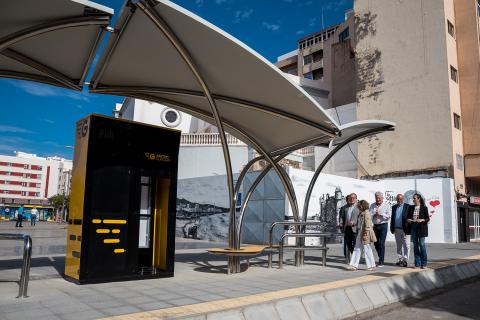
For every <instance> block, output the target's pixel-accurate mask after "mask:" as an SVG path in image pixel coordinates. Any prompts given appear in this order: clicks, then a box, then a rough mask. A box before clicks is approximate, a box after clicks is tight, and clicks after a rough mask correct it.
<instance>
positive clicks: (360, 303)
mask: <svg viewBox="0 0 480 320" xmlns="http://www.w3.org/2000/svg"><path fill="white" fill-rule="evenodd" d="M431 265H432V268H431V269H426V270H421V269H399V270H395V271H392V272H389V273H375V274H372V275H368V276H362V277H358V278H354V279H348V280H342V281H336V282H331V283H326V284H320V285H313V286H308V287H302V288H295V289H287V290H281V291H277V292H270V293H265V294H258V295H252V296H247V297H241V298H236V299H228V300H220V301H213V302H208V303H202V304H197V305H189V306H184V307H176V308H167V309H160V310H154V311H148V312H142V313H133V314H129V315H122V316H116V317H111V318H108V319H118V320H120V319H122V320H124V319H184V320H187V319H188V320H217V319H227V320H260V319H272V320H283V319H297V320H303V319H305V320H307V319H318V318H320V317H321V318H322V319H347V318H352V317H354V316H359V315H361V314H363V313H369V312H372V311H374V310H376V309H380V308H382V307H386V306H389V305H392V304H396V303H398V302H402V301H405V300H409V299H412V298H415V297H418V296H422V295H425V294H427V293H429V292H433V291H436V290H439V289H442V288H444V287H446V286H450V285H452V284H454V283H456V282H461V281H464V280H466V279H470V278H474V277H478V276H480V256H472V257H467V258H463V259H456V260H450V261H441V262H435V263H432V264H431Z"/></svg>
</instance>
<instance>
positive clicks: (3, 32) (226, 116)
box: [0, 0, 395, 272]
mask: <svg viewBox="0 0 480 320" xmlns="http://www.w3.org/2000/svg"><path fill="white" fill-rule="evenodd" d="M112 15H113V11H112V10H111V9H109V8H106V7H103V6H101V5H98V4H95V3H92V2H90V1H85V0H45V1H41V2H40V1H34V0H17V1H9V2H4V3H2V4H1V10H0V76H2V77H10V78H17V79H23V80H31V81H37V82H42V83H47V84H50V85H57V86H61V87H65V88H69V89H73V90H82V87H83V85H84V84H85V81H86V78H87V75H88V74H89V70H90V69H91V66H92V62H93V60H94V58H95V57H96V55H97V54H98V55H99V59H98V63H97V64H96V66H95V68H94V70H93V74H92V76H91V79H90V80H89V91H90V92H91V93H98V94H109V95H118V96H125V97H132V98H138V99H143V100H148V101H153V102H157V103H161V104H163V105H167V106H169V107H172V108H175V109H177V110H179V111H183V112H186V113H189V114H191V115H193V116H195V117H198V118H200V119H202V120H205V121H207V122H210V123H212V124H214V125H215V126H216V127H217V128H218V132H219V135H220V140H221V143H222V149H223V156H224V160H225V168H226V175H227V187H228V194H229V204H230V222H229V234H228V243H229V247H230V248H231V249H239V248H240V244H241V243H240V242H241V227H242V224H243V218H244V213H245V207H246V205H247V203H248V199H249V198H250V195H251V193H252V192H253V191H254V188H255V186H256V185H257V184H258V182H259V181H260V180H261V179H262V178H263V177H264V176H265V175H266V173H267V172H268V171H270V170H272V169H273V170H274V171H275V172H276V173H277V175H278V176H279V178H280V181H281V182H282V185H283V187H284V189H285V192H286V194H287V197H288V201H289V203H290V206H291V208H292V213H293V217H294V220H295V221H306V219H307V214H308V203H309V200H310V196H311V192H312V190H313V186H314V184H315V182H316V180H317V178H318V176H319V174H320V173H321V171H322V169H323V168H324V166H325V164H326V163H327V161H328V160H329V159H331V157H333V155H334V154H335V153H336V152H337V151H339V150H340V149H341V148H342V147H344V146H346V145H347V144H348V143H350V142H352V141H355V140H357V139H360V138H364V137H367V136H370V135H374V134H378V133H380V132H384V131H389V130H393V129H394V126H395V125H394V123H392V122H389V121H382V120H364V121H357V122H352V123H348V124H345V125H339V124H338V123H336V121H335V120H334V119H333V118H331V117H330V116H329V115H328V113H327V112H326V111H325V109H324V108H323V107H322V106H321V105H319V103H318V102H317V101H315V100H314V99H313V97H311V96H310V95H309V94H308V93H306V92H305V91H304V90H303V89H302V88H301V87H300V86H298V85H296V84H295V83H293V82H292V81H291V80H290V79H289V78H288V77H287V76H286V75H285V74H284V73H282V72H281V71H280V70H279V69H278V68H276V67H275V66H273V65H272V64H271V63H270V62H269V61H267V60H266V59H265V58H263V57H262V56H261V55H259V54H258V53H256V52H255V51H253V50H252V49H251V48H249V47H248V46H246V45H245V44H243V43H242V42H240V41H239V40H237V39H235V38H234V37H232V36H231V35H229V34H227V33H226V32H224V31H223V30H221V29H219V28H217V27H216V26H214V25H212V24H210V23H209V22H207V21H205V20H203V19H202V18H200V17H198V16H196V15H195V14H193V13H191V12H189V11H187V10H185V9H183V8H182V7H180V6H178V5H176V4H174V3H172V2H170V1H166V0H160V1H158V0H128V1H126V3H125V4H124V6H123V7H122V9H121V11H120V13H119V15H118V17H117V19H116V23H115V26H113V27H110V26H109V23H110V19H111V16H112ZM105 33H109V37H108V39H107V42H106V44H105V47H104V48H103V50H102V51H101V52H98V48H99V45H100V43H101V40H102V37H103V36H104V34H105ZM225 132H228V133H229V134H231V135H233V136H235V137H237V138H238V139H240V140H242V141H243V142H245V143H246V144H248V145H250V146H251V147H252V148H253V149H254V150H255V151H256V152H257V153H258V154H259V157H257V158H255V159H252V160H251V161H250V162H249V163H248V164H247V165H246V166H245V168H244V169H243V171H242V172H241V173H240V176H239V178H238V180H237V181H236V183H235V182H234V179H233V173H232V166H231V161H230V154H229V150H228V144H227V141H226V136H225ZM306 146H322V147H326V148H330V152H329V153H328V155H327V156H326V158H325V159H324V161H323V162H322V163H321V164H320V165H319V167H318V168H316V171H315V174H314V176H313V179H312V181H311V182H310V185H309V188H308V192H307V195H306V198H305V199H304V201H305V205H304V210H303V212H299V209H298V204H297V201H299V199H297V197H296V195H295V192H294V189H293V186H292V183H291V181H290V179H289V177H288V175H287V173H286V172H285V170H284V168H282V167H281V166H280V164H279V161H280V160H281V159H283V158H284V157H285V156H287V155H288V154H289V153H291V152H293V151H295V150H297V149H300V148H303V147H306ZM259 160H265V161H266V162H267V163H268V165H267V166H266V168H265V169H264V171H263V172H262V173H261V174H260V175H259V177H258V178H257V181H255V182H254V183H253V185H252V188H250V190H249V191H248V192H247V194H246V195H245V201H244V203H243V205H242V208H241V210H240V214H239V215H238V216H237V214H236V210H235V204H236V198H237V196H238V193H239V190H240V186H241V184H242V181H243V178H244V177H245V174H246V172H247V171H248V170H249V169H250V167H251V166H252V165H253V164H254V163H255V162H257V161H259ZM296 264H297V265H298V264H301V255H298V257H297V261H296ZM239 265H240V263H239V259H238V257H232V258H231V259H229V268H230V269H231V270H232V272H239V271H240V268H239Z"/></svg>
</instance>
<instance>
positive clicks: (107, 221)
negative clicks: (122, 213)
mask: <svg viewBox="0 0 480 320" xmlns="http://www.w3.org/2000/svg"><path fill="white" fill-rule="evenodd" d="M103 223H107V224H127V220H115V219H103Z"/></svg>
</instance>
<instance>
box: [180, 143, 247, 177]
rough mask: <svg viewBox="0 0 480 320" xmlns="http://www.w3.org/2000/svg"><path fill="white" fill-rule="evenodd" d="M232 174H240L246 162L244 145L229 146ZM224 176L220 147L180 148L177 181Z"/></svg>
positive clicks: (223, 162) (223, 161) (245, 147)
mask: <svg viewBox="0 0 480 320" xmlns="http://www.w3.org/2000/svg"><path fill="white" fill-rule="evenodd" d="M229 150H230V157H231V161H232V170H233V173H234V174H235V173H240V171H241V170H242V169H243V167H244V166H245V164H246V163H247V162H248V147H247V146H246V145H241V146H230V147H229ZM217 175H225V160H224V158H223V152H222V147H221V146H204V145H202V146H182V147H181V148H180V153H179V156H178V179H188V178H197V177H206V176H217Z"/></svg>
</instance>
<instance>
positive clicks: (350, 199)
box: [338, 193, 359, 263]
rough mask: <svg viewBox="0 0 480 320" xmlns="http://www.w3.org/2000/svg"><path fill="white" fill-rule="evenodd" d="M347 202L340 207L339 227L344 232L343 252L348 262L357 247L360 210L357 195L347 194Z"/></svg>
mask: <svg viewBox="0 0 480 320" xmlns="http://www.w3.org/2000/svg"><path fill="white" fill-rule="evenodd" d="M346 199H347V204H346V205H344V206H343V207H341V208H340V215H339V219H338V220H339V221H338V222H339V227H340V229H341V230H342V232H343V254H344V256H345V260H346V261H347V263H349V262H350V255H351V254H352V252H353V248H355V240H356V233H355V231H354V230H355V228H354V226H355V225H356V224H357V218H358V214H359V212H358V211H359V210H358V207H357V195H356V194H355V193H352V194H350V195H348V196H347V198H346Z"/></svg>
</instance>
